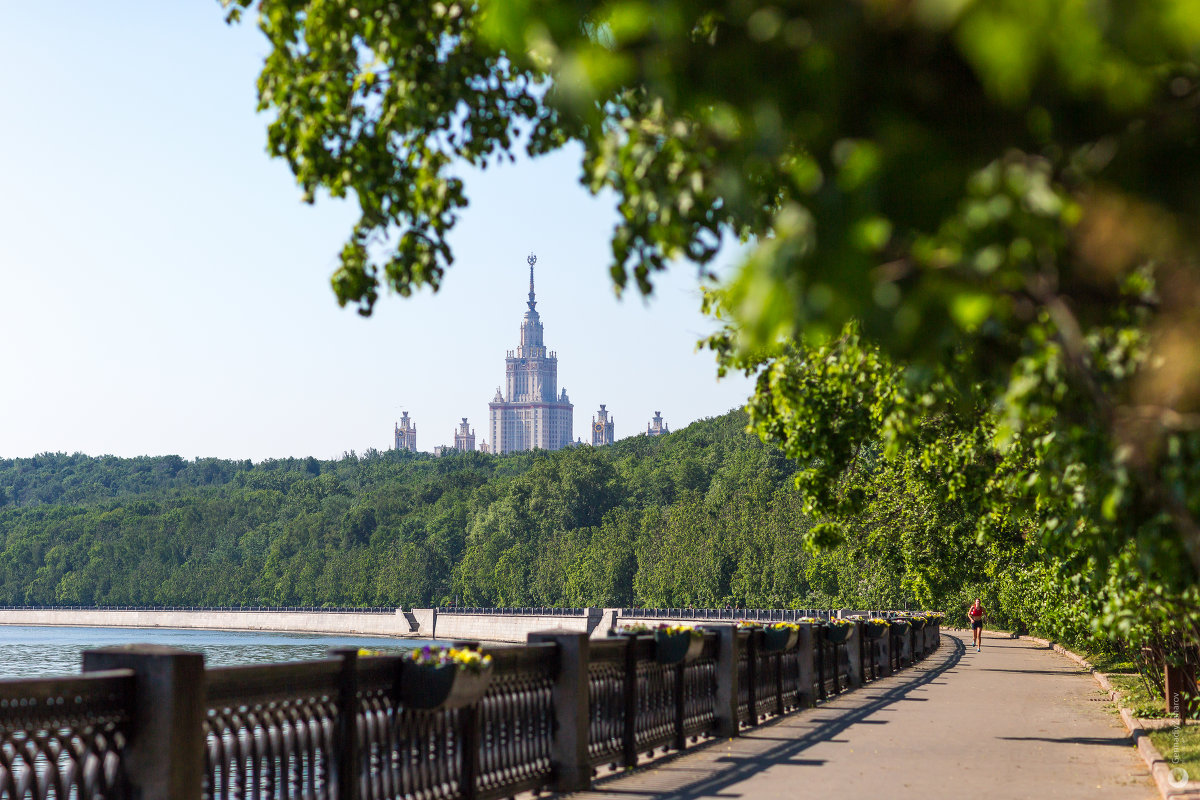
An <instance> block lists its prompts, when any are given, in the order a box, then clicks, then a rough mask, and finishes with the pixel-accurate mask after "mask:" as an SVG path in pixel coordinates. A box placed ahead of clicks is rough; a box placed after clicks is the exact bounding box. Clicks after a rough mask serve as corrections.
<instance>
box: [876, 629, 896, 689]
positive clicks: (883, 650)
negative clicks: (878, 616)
mask: <svg viewBox="0 0 1200 800" xmlns="http://www.w3.org/2000/svg"><path fill="white" fill-rule="evenodd" d="M875 646H876V647H877V648H879V649H878V651H877V652H876V654H875V659H876V661H879V662H881V663H880V665H879V677H881V678H886V677H887V676H889V675H891V674H892V631H891V627H890V626H889V627H888V629H887V630H885V631H884V632H883V636H880V637H879V638H878V639H877V640H876V641H875Z"/></svg>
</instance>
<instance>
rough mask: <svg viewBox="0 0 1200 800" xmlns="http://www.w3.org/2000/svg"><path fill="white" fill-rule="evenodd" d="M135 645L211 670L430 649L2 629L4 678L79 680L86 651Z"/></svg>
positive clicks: (332, 639)
mask: <svg viewBox="0 0 1200 800" xmlns="http://www.w3.org/2000/svg"><path fill="white" fill-rule="evenodd" d="M132 642H138V643H148V644H163V645H170V646H172V647H180V648H183V649H185V650H198V651H200V652H202V653H204V662H205V664H206V665H208V666H211V667H221V666H227V665H230V664H266V663H271V662H276V661H301V660H304V659H310V658H324V657H325V656H326V655H327V651H328V649H329V648H331V647H363V648H367V649H370V650H384V651H393V652H395V651H400V650H407V649H411V648H413V647H420V646H422V645H425V644H428V642H425V641H421V640H417V639H390V638H386V637H371V636H339V635H337V634H329V635H326V634H319V633H273V632H267V631H249V632H242V631H200V630H175V629H167V628H65V627H63V628H59V627H23V626H15V625H14V626H8V625H0V678H33V677H41V676H46V675H78V674H79V672H80V667H81V665H82V663H83V658H82V655H81V654H82V653H83V651H84V650H89V649H91V648H93V647H107V646H110V645H115V644H129V643H132Z"/></svg>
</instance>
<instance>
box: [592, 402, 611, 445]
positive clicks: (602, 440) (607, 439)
mask: <svg viewBox="0 0 1200 800" xmlns="http://www.w3.org/2000/svg"><path fill="white" fill-rule="evenodd" d="M615 425H616V418H615V417H610V416H609V415H608V412H607V411H605V410H604V403H601V404H600V410H599V411H598V412H596V416H594V417H592V444H594V445H602V444H612V443H613V439H614V437H613V428H614V426H615Z"/></svg>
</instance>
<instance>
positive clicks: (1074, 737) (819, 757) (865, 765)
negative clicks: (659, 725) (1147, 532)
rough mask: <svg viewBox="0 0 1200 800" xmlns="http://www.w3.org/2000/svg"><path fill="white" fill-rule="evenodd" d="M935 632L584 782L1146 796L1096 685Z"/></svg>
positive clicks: (1056, 662) (751, 789) (766, 792)
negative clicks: (839, 681)
mask: <svg viewBox="0 0 1200 800" xmlns="http://www.w3.org/2000/svg"><path fill="white" fill-rule="evenodd" d="M968 641H970V635H969V634H968V633H959V632H955V633H946V632H943V634H942V646H941V647H940V648H939V649H938V651H937V652H936V653H934V654H933V655H931V656H930V657H929V658H927V659H925V661H923V662H922V663H920V664H918V665H917V666H916V667H915V668H912V669H908V670H904V671H902V672H900V673H898V674H896V675H894V676H892V677H890V678H885V679H883V680H880V681H878V682H876V683H872V684H868V685H867V686H865V687H863V688H862V689H857V690H855V691H853V692H849V693H847V694H846V695H844V696H841V697H838V698H835V699H833V700H832V701H830V702H829V703H827V704H825V705H823V706H820V707H818V708H816V709H812V710H809V711H803V712H801V713H799V714H793V715H791V716H788V717H784V718H783V719H781V720H778V721H777V722H775V723H774V724H769V725H764V726H762V727H759V728H755V729H752V730H749V731H747V732H746V733H745V734H744V735H743V736H741V737H739V738H737V739H732V740H729V741H726V742H716V743H714V744H711V745H709V746H708V747H705V748H701V749H699V750H697V751H695V752H692V753H687V754H684V755H681V756H679V757H677V758H675V759H673V760H669V761H666V762H663V763H662V764H661V765H659V766H651V767H649V768H647V769H643V770H641V771H639V772H635V773H632V774H629V775H625V776H615V777H612V778H609V779H606V780H604V781H600V782H598V783H597V784H596V786H595V789H594V791H591V792H584V793H581V794H579V795H576V796H577V797H580V798H590V799H592V800H600V799H601V798H604V799H605V800H649V799H650V798H673V799H675V800H685V798H695V799H696V800H699V798H721V799H722V800H730V798H789V800H791V798H805V797H813V798H821V797H838V798H875V797H885V798H888V800H901V799H902V798H920V800H930V799H931V798H943V797H946V798H971V799H972V800H975V798H1025V797H1036V798H1089V799H1091V798H1120V799H1121V800H1124V799H1125V798H1136V800H1145V799H1146V798H1157V797H1158V792H1157V791H1156V790H1155V788H1154V784H1153V782H1152V781H1151V779H1150V777H1149V774H1148V773H1147V770H1146V767H1145V765H1144V763H1143V762H1142V760H1141V759H1140V758H1139V757H1138V755H1137V752H1136V751H1135V750H1134V748H1133V745H1132V744H1131V743H1130V740H1129V738H1128V736H1127V735H1126V732H1125V728H1124V727H1123V726H1122V725H1121V721H1120V719H1119V718H1118V717H1117V716H1116V714H1115V713H1112V712H1110V711H1109V710H1107V709H1108V708H1109V706H1108V704H1107V703H1106V702H1103V700H1104V698H1103V696H1102V695H1101V694H1100V692H1099V688H1098V687H1097V686H1096V682H1095V681H1094V680H1093V679H1092V678H1091V676H1090V675H1088V674H1087V673H1086V672H1083V671H1082V670H1080V669H1079V667H1078V666H1076V665H1075V664H1074V663H1072V662H1071V661H1068V660H1067V659H1066V658H1064V657H1063V656H1060V655H1058V654H1057V653H1054V652H1053V651H1049V650H1046V649H1044V648H1039V647H1038V646H1037V645H1035V644H1032V643H1030V642H1029V641H1027V640H1023V639H1015V640H1014V639H1008V638H1000V637H999V636H994V637H993V636H988V637H986V638H985V639H984V642H983V651H982V652H981V653H976V652H975V648H974V647H973V646H972V647H970V648H968V647H967V645H966V642H968Z"/></svg>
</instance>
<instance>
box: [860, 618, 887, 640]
mask: <svg viewBox="0 0 1200 800" xmlns="http://www.w3.org/2000/svg"><path fill="white" fill-rule="evenodd" d="M889 627H891V626H890V625H888V621H887V620H886V619H883V618H882V617H873V618H872V619H869V620H867V621H866V622H865V623H863V631H864V632H865V633H866V634H867V638H868V639H882V638H883V637H884V636H886V635H887V632H888V628H889Z"/></svg>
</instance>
